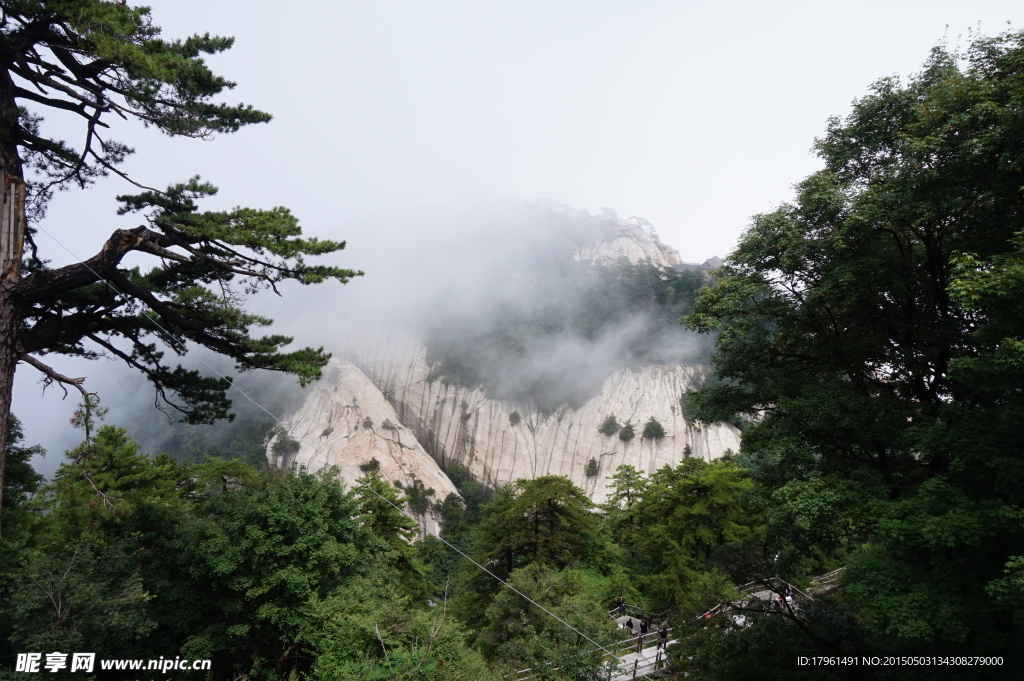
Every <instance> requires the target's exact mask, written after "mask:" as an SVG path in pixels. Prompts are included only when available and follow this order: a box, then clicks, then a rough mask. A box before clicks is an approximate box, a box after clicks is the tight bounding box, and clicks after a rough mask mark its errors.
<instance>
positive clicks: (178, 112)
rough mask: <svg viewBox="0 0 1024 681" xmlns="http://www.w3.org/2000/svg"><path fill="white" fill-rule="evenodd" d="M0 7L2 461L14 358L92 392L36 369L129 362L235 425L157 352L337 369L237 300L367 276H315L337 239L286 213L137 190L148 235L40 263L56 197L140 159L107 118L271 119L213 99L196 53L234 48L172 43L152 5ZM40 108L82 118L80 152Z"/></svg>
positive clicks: (225, 124)
mask: <svg viewBox="0 0 1024 681" xmlns="http://www.w3.org/2000/svg"><path fill="white" fill-rule="evenodd" d="M2 10H3V31H2V32H0V45H2V48H3V49H2V54H3V57H2V58H0V171H2V173H3V177H4V181H3V189H2V191H3V192H4V197H5V198H4V201H5V204H6V205H10V206H13V210H11V211H5V212H4V218H3V220H2V222H0V234H2V235H3V239H2V241H3V243H5V244H15V248H14V249H13V250H10V249H7V250H4V251H3V252H2V253H0V261H2V262H0V278H2V279H3V286H2V287H0V453H2V452H3V451H4V450H3V444H4V442H5V441H6V423H7V414H8V413H9V412H10V399H11V386H12V381H13V375H14V371H15V366H16V364H17V363H18V362H25V363H26V364H29V365H31V366H32V367H34V368H36V369H38V370H39V371H40V372H42V374H43V377H44V380H45V381H46V382H57V383H61V384H64V385H66V386H72V387H75V388H77V389H79V390H80V391H82V393H83V394H85V389H84V388H83V387H82V381H81V379H75V378H69V377H67V376H63V375H61V374H59V373H58V372H56V371H55V370H53V369H52V368H51V367H50V366H48V365H47V364H45V363H44V362H43V361H41V360H40V357H41V356H43V355H45V354H48V353H59V354H68V355H74V356H78V357H86V358H97V357H100V356H110V357H115V358H118V359H120V360H123V361H124V362H125V363H126V364H128V365H129V366H131V367H133V368H135V369H138V370H139V371H141V372H142V373H143V374H144V375H145V376H146V377H147V378H148V379H149V380H150V381H151V382H152V383H153V385H154V386H155V388H156V390H157V394H158V396H159V397H160V398H161V399H162V400H164V401H165V403H166V404H168V405H171V406H172V407H173V408H175V409H177V410H179V411H180V413H181V416H182V418H184V419H186V420H188V421H189V422H191V423H205V422H209V421H210V420H212V419H215V418H222V417H224V416H226V415H227V413H228V412H227V410H228V408H229V406H230V402H229V401H228V400H227V399H226V397H225V391H226V390H227V389H228V388H229V387H230V385H231V382H230V380H229V379H225V378H206V377H203V376H202V375H200V374H199V372H196V371H191V370H186V369H184V368H182V367H181V366H178V367H176V368H175V367H172V366H171V365H169V364H168V363H167V362H166V361H165V360H164V354H165V353H164V351H163V350H161V349H159V347H158V346H159V345H164V346H167V347H170V349H171V350H172V351H173V352H174V353H175V354H177V355H183V354H185V353H186V352H187V348H186V345H185V341H188V342H191V343H193V344H195V345H196V346H203V347H206V348H209V349H211V350H214V351H215V352H217V353H221V354H224V355H227V356H228V357H230V358H232V359H233V360H234V361H235V362H236V364H237V367H238V368H239V369H240V370H248V369H255V368H264V369H273V370H277V371H286V372H290V373H293V374H295V375H297V376H298V377H299V379H300V381H302V382H306V381H309V380H312V379H315V378H317V377H318V376H319V375H320V369H321V367H323V366H324V364H325V363H326V362H327V358H328V355H327V354H326V353H325V352H323V350H322V349H321V350H316V349H312V348H305V349H299V350H294V351H290V352H284V351H283V348H284V347H285V346H287V345H288V344H289V343H291V340H292V339H291V338H289V337H287V336H282V335H277V334H275V335H265V336H257V335H255V334H254V330H255V329H256V328H257V327H261V326H267V325H268V324H270V322H271V320H269V319H267V318H265V317H261V316H258V315H254V314H251V313H248V312H246V311H245V310H244V308H243V307H242V306H241V301H242V299H243V298H244V294H247V293H252V292H254V291H256V290H258V289H261V288H270V289H273V290H275V291H276V290H277V286H278V284H280V283H282V282H284V281H287V280H294V281H298V282H300V283H303V284H313V283H319V282H322V281H325V280H327V279H332V278H333V279H336V280H338V281H340V282H342V283H344V282H346V281H348V280H349V278H351V277H353V276H355V275H357V274H359V273H358V272H355V271H352V270H346V269H341V268H338V267H332V266H327V265H310V264H307V263H306V262H305V260H304V257H305V256H315V255H325V254H329V253H333V252H336V251H338V250H340V249H342V248H343V247H344V243H343V242H335V241H319V240H317V239H305V238H302V236H301V230H300V229H299V226H298V222H297V220H296V219H295V217H294V216H292V215H291V213H289V212H288V210H287V209H285V208H273V209H270V210H255V209H249V208H236V209H233V210H230V211H200V210H199V207H198V203H197V202H198V201H199V200H200V199H201V198H203V197H205V196H209V195H211V194H213V193H214V192H215V191H216V189H215V187H213V186H212V185H210V184H208V183H204V182H202V181H200V180H199V179H198V178H192V179H190V180H188V181H186V182H183V183H180V184H175V185H172V186H170V187H168V188H167V189H166V190H163V191H160V190H156V189H152V188H146V187H143V185H141V184H139V183H137V182H134V181H132V182H133V184H135V185H136V186H138V187H142V188H143V191H142V192H141V193H139V194H137V195H134V196H122V197H120V201H121V203H122V207H121V212H138V211H141V212H144V213H145V218H146V224H144V225H142V226H139V227H136V228H133V229H128V230H123V229H119V230H116V231H115V232H114V233H113V234H112V235H111V236H110V238H109V239H108V240H107V241H106V243H105V244H104V245H103V246H102V247H101V249H100V250H99V251H98V252H97V253H96V255H94V256H92V257H90V258H88V259H87V260H84V261H83V262H79V263H74V264H71V265H67V266H64V267H59V268H53V267H50V266H49V265H48V264H47V263H48V261H47V260H46V258H45V254H44V252H43V249H42V247H41V245H40V244H38V243H36V240H35V237H34V234H35V232H34V229H33V228H32V227H31V226H29V223H30V222H31V221H34V220H38V219H40V218H41V217H42V216H43V214H44V213H45V209H46V203H47V200H48V199H49V197H50V196H51V194H52V192H53V191H54V190H58V189H64V188H67V187H70V186H78V187H86V186H88V185H89V184H90V183H91V182H92V181H93V180H94V179H95V178H97V177H99V176H102V175H106V174H108V173H114V174H117V175H120V176H122V177H125V178H127V175H126V174H125V172H124V171H123V170H121V169H120V167H119V165H120V164H121V162H122V161H123V160H124V159H125V158H126V157H127V156H128V155H129V154H130V153H131V151H132V150H131V149H129V148H128V147H127V146H125V145H124V144H122V143H119V142H117V141H116V140H113V139H111V138H109V137H108V136H107V133H106V131H107V130H108V129H109V126H110V123H109V121H110V120H111V119H114V118H128V119H134V120H136V121H141V122H142V123H143V124H145V125H147V126H153V127H155V128H157V129H158V130H160V131H161V132H164V133H166V134H168V135H171V136H177V137H194V138H207V137H211V136H213V135H214V134H216V133H227V132H234V131H236V130H238V129H239V128H240V127H241V126H243V125H250V124H253V123H261V122H266V121H268V120H270V116H269V115H268V114H265V113H263V112H261V111H258V110H256V109H253V108H252V107H251V106H248V105H242V104H239V105H228V104H222V103H216V102H215V101H214V98H215V97H216V96H217V95H219V94H220V93H222V92H223V91H225V90H228V89H231V88H232V87H233V86H234V84H233V83H231V82H230V81H227V80H225V79H224V78H221V77H219V76H216V75H214V74H213V73H212V72H211V71H210V70H209V68H208V67H207V66H206V65H205V63H204V61H203V55H207V54H216V53H218V52H222V51H224V50H226V49H228V48H229V47H230V46H231V43H232V40H231V39H230V38H220V37H211V36H209V35H203V36H198V35H197V36H192V37H190V38H188V39H185V40H165V39H163V38H161V36H160V29H159V28H158V27H157V26H155V25H154V24H153V23H152V20H151V18H150V15H149V10H148V8H145V7H140V8H134V7H130V6H128V5H127V4H125V3H121V2H106V1H104V0H83V1H81V2H73V3H67V2H60V1H58V0H43V1H41V2H21V1H16V0H4V2H2ZM37 111H43V112H50V111H61V112H64V113H65V114H70V115H72V116H77V117H78V118H79V119H80V121H81V124H82V126H83V130H82V132H83V135H82V137H83V138H84V141H83V143H82V145H81V146H79V147H73V146H71V145H69V144H68V143H66V142H63V141H61V140H60V139H57V138H54V137H52V136H51V135H50V134H49V133H48V132H46V131H45V129H44V121H43V117H42V116H41V115H40V114H39V113H36V112H37ZM23 245H25V246H27V249H25V252H24V253H23V252H22V246H23ZM130 255H131V256H132V257H130V258H129V256H130ZM146 256H148V257H151V258H153V260H152V261H151V262H152V263H153V264H151V265H150V266H149V269H143V268H141V267H140V266H137V265H133V266H128V265H126V264H125V261H126V259H127V260H130V261H131V262H139V260H140V259H144V258H145V257H146ZM23 258H24V259H23ZM175 339H182V340H175ZM3 463H4V462H3V461H2V460H0V483H2V475H3V469H4V466H3ZM0 489H2V485H0Z"/></svg>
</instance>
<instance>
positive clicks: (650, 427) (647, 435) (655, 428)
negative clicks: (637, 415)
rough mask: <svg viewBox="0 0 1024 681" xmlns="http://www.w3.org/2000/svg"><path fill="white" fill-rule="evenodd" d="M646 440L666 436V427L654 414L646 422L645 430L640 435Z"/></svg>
mask: <svg viewBox="0 0 1024 681" xmlns="http://www.w3.org/2000/svg"><path fill="white" fill-rule="evenodd" d="M640 437H641V438H642V439H645V440H660V439H661V438H663V437H665V427H664V426H662V425H661V423H659V422H658V419H656V418H654V417H653V416H652V417H651V418H650V419H648V421H647V423H645V424H644V431H643V433H642V434H641V435H640Z"/></svg>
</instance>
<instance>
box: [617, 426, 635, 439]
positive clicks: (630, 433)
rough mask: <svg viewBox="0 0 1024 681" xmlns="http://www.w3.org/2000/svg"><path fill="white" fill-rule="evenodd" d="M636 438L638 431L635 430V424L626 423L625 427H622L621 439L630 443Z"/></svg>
mask: <svg viewBox="0 0 1024 681" xmlns="http://www.w3.org/2000/svg"><path fill="white" fill-rule="evenodd" d="M634 437H636V431H635V430H634V429H633V424H632V423H630V422H629V421H626V423H625V425H623V426H622V430H620V431H619V439H620V440H622V441H623V442H629V441H630V440H632V439H633V438H634Z"/></svg>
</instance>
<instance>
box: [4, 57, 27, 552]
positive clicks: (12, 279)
mask: <svg viewBox="0 0 1024 681" xmlns="http://www.w3.org/2000/svg"><path fill="white" fill-rule="evenodd" d="M3 75H4V76H5V77H4V78H3V79H2V80H0V117H3V118H4V120H7V119H9V118H10V117H12V116H17V114H16V111H17V104H16V102H15V100H14V94H13V92H14V83H13V82H12V81H11V78H10V74H9V73H6V72H5V73H4V74H3ZM0 192H2V196H0V198H2V203H0V538H2V537H3V501H4V470H5V468H6V467H7V421H8V419H9V418H10V415H11V395H12V392H13V390H14V370H15V367H16V366H17V364H18V355H19V353H18V325H19V323H20V321H21V315H19V314H18V309H17V301H16V300H15V296H14V289H15V287H16V285H17V283H18V279H19V278H20V277H21V253H22V247H23V246H24V242H25V181H24V176H23V174H22V160H21V158H20V157H19V156H18V148H17V146H16V145H14V144H12V143H11V141H10V140H3V141H0Z"/></svg>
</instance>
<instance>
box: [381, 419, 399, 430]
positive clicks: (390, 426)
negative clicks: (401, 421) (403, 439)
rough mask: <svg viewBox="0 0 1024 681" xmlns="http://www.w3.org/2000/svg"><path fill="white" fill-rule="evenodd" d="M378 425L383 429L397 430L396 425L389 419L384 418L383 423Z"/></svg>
mask: <svg viewBox="0 0 1024 681" xmlns="http://www.w3.org/2000/svg"><path fill="white" fill-rule="evenodd" d="M380 427H381V428H383V429H384V430H390V431H395V430H398V426H396V425H395V424H393V423H392V422H391V419H384V423H382V424H380Z"/></svg>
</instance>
